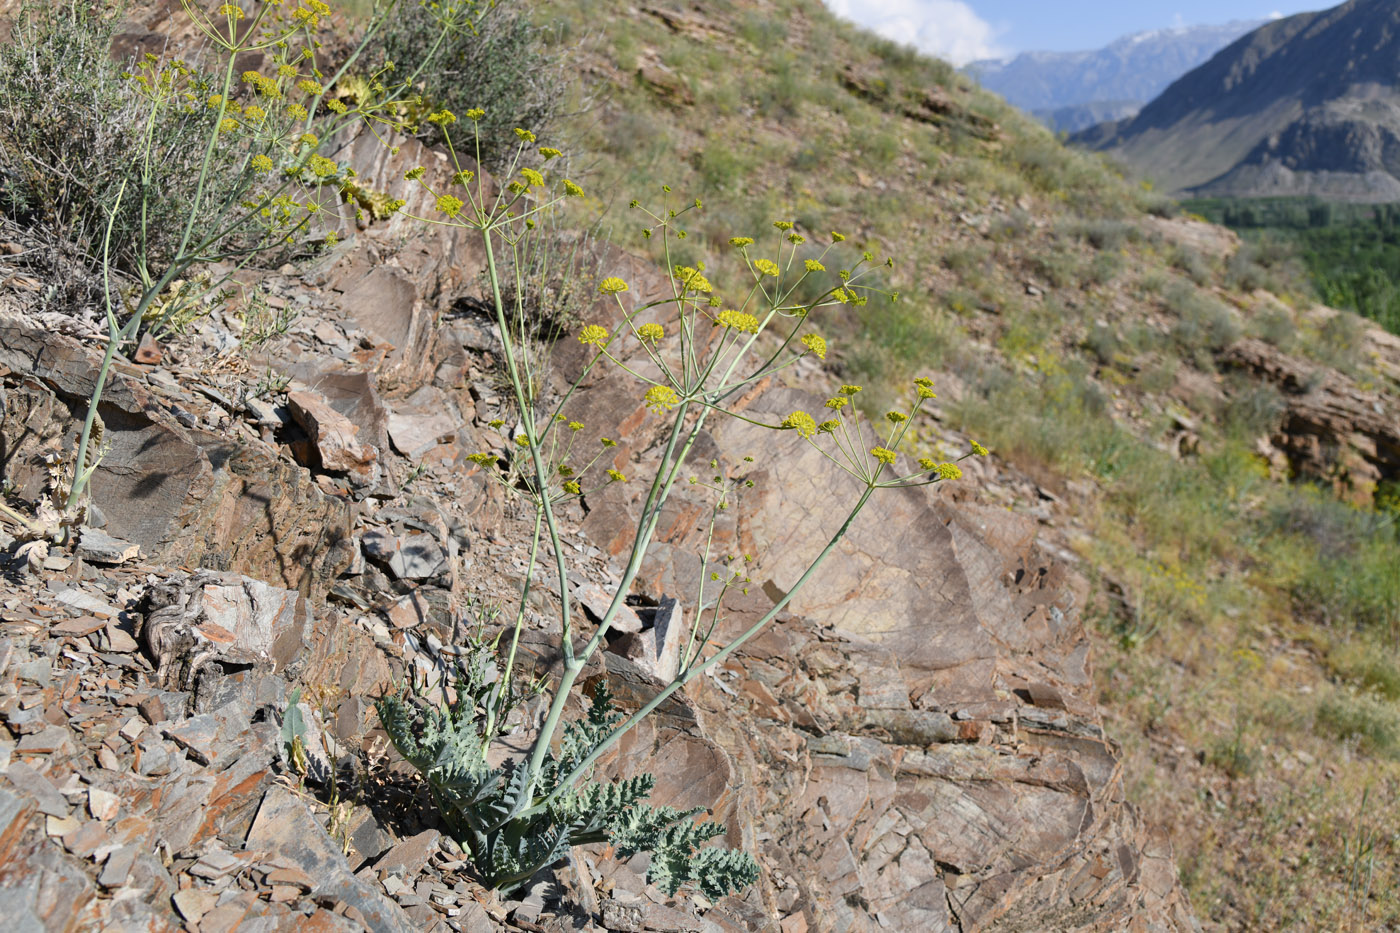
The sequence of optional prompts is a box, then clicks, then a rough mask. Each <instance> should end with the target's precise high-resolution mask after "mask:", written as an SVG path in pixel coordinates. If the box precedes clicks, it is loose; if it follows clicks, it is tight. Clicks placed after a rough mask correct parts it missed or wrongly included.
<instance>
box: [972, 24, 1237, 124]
mask: <svg viewBox="0 0 1400 933" xmlns="http://www.w3.org/2000/svg"><path fill="white" fill-rule="evenodd" d="M1263 22H1265V21H1264V20H1253V21H1246V20H1235V21H1232V22H1229V23H1225V24H1223V25H1219V26H1168V27H1164V28H1160V29H1148V30H1144V31H1143V32H1136V33H1133V34H1131V35H1127V36H1123V37H1121V38H1118V39H1115V40H1114V41H1113V42H1110V43H1109V44H1108V45H1106V46H1104V47H1103V48H1101V49H1094V50H1089V51H1081V52H1040V51H1032V52H1022V53H1021V54H1019V55H1017V56H1015V57H1014V58H1006V59H988V60H983V61H976V62H972V63H971V64H969V65H968V66H967V67H966V68H964V69H963V70H964V71H966V72H967V73H968V74H970V75H972V76H973V77H975V78H976V79H977V80H978V81H979V82H981V84H982V86H983V87H985V88H987V89H988V90H989V91H994V92H995V93H998V94H1000V95H1002V96H1003V97H1005V98H1006V99H1007V101H1009V102H1010V103H1012V104H1014V105H1015V106H1017V107H1020V108H1021V109H1023V110H1027V111H1030V112H1031V113H1033V114H1035V115H1036V116H1037V117H1039V118H1040V119H1042V120H1043V121H1045V122H1048V123H1050V125H1051V126H1052V127H1054V128H1055V129H1069V130H1074V129H1080V128H1082V127H1083V126H1086V125H1089V124H1088V123H1087V122H1085V121H1086V120H1090V119H1092V118H1093V116H1094V115H1099V118H1103V116H1105V115H1110V114H1111V115H1113V116H1124V115H1131V114H1132V113H1133V112H1134V110H1133V108H1134V107H1135V106H1140V105H1141V104H1142V103H1144V102H1146V101H1149V100H1151V99H1152V98H1154V97H1156V96H1157V95H1158V94H1159V93H1161V91H1162V90H1163V89H1165V88H1166V87H1167V85H1169V84H1170V83H1171V82H1172V81H1174V80H1176V79H1177V78H1179V77H1180V76H1181V75H1183V74H1185V73H1186V72H1188V71H1190V70H1191V69H1192V68H1194V67H1196V66H1197V65H1199V64H1201V63H1202V62H1204V61H1205V60H1206V59H1208V58H1210V56H1211V55H1213V54H1214V53H1215V52H1217V51H1219V50H1220V49H1221V48H1223V47H1224V46H1226V45H1228V44H1229V43H1230V42H1232V41H1234V40H1235V39H1237V38H1239V37H1240V36H1241V35H1243V34H1245V33H1246V32H1249V31H1250V30H1251V29H1253V28H1255V27H1257V26H1259V25H1260V24H1261V23H1263ZM1109 104H1112V105H1113V106H1112V107H1111V108H1110V107H1109V106H1108V105H1109ZM1125 108H1126V109H1125ZM1066 121H1068V122H1066Z"/></svg>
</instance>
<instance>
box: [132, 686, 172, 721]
mask: <svg viewBox="0 0 1400 933" xmlns="http://www.w3.org/2000/svg"><path fill="white" fill-rule="evenodd" d="M136 711H137V712H138V713H140V714H141V718H142V719H144V720H146V722H148V723H150V724H151V725H155V724H156V723H158V722H164V721H165V720H166V719H169V718H170V716H169V715H168V714H167V713H166V711H165V703H164V701H162V700H161V698H160V695H159V694H156V693H153V694H151V695H150V696H148V697H146V698H145V699H143V700H141V702H139V703H137V704H136Z"/></svg>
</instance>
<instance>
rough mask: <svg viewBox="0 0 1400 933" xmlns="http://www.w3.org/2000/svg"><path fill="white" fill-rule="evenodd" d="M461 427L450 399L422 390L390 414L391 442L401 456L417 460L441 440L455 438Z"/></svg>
mask: <svg viewBox="0 0 1400 933" xmlns="http://www.w3.org/2000/svg"><path fill="white" fill-rule="evenodd" d="M461 424H462V422H461V419H460V418H459V417H458V416H457V414H456V412H455V410H454V406H453V404H452V401H451V400H450V399H449V398H448V397H447V395H446V394H445V393H444V392H442V391H441V390H439V389H436V388H434V387H433V386H423V387H422V388H420V389H419V390H418V391H417V392H414V393H413V394H412V395H410V396H409V397H408V398H407V399H405V400H404V401H402V402H400V403H398V404H397V405H394V406H393V408H392V409H391V410H390V413H389V439H390V440H391V441H393V443H394V447H395V448H396V449H397V450H398V451H399V453H401V454H403V455H404V456H405V457H408V458H409V459H410V460H417V459H418V458H419V457H421V456H423V455H424V454H425V453H427V452H428V451H430V450H432V449H433V448H434V447H436V446H437V444H438V442H439V441H440V440H442V439H445V438H448V437H451V436H452V435H455V434H456V433H457V430H458V428H460V427H461Z"/></svg>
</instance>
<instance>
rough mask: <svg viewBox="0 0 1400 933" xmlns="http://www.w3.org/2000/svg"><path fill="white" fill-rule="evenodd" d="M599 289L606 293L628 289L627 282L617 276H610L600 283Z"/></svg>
mask: <svg viewBox="0 0 1400 933" xmlns="http://www.w3.org/2000/svg"><path fill="white" fill-rule="evenodd" d="M598 291H599V292H600V293H602V294H604V295H616V294H619V293H621V292H625V291H627V283H626V282H624V281H622V279H619V278H618V277H617V276H608V277H607V278H606V279H603V281H601V282H599V283H598Z"/></svg>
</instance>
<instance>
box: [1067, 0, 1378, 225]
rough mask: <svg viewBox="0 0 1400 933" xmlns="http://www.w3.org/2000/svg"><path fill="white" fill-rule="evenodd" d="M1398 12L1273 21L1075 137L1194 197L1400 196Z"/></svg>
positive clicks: (1339, 10)
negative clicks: (1125, 114) (1126, 113)
mask: <svg viewBox="0 0 1400 933" xmlns="http://www.w3.org/2000/svg"><path fill="white" fill-rule="evenodd" d="M1397 43H1400V11H1397V10H1396V9H1395V7H1394V5H1393V4H1390V3H1385V2H1381V0H1350V2H1347V3H1343V4H1342V5H1340V6H1337V7H1333V8H1332V9H1329V10H1325V11H1322V12H1317V13H1300V14H1298V15H1296V16H1290V17H1288V18H1286V19H1282V20H1278V21H1275V22H1271V23H1268V24H1267V25H1264V26H1262V27H1260V28H1259V29H1257V30H1255V31H1254V32H1252V33H1250V34H1249V35H1247V36H1245V37H1243V38H1241V39H1240V40H1238V41H1236V42H1234V43H1233V44H1231V45H1230V46H1229V47H1228V48H1226V49H1224V50H1223V51H1221V52H1220V53H1219V54H1217V55H1216V56H1215V57H1214V58H1212V59H1211V60H1210V61H1209V62H1207V63H1206V64H1204V65H1202V66H1200V67H1199V68H1197V69H1195V70H1194V71H1191V72H1190V73H1189V74H1186V75H1184V76H1183V77H1182V78H1180V79H1179V80H1178V81H1176V82H1175V83H1173V84H1172V85H1171V86H1170V87H1169V88H1167V89H1166V90H1165V91H1163V92H1162V94H1161V96H1160V97H1158V98H1157V99H1156V100H1154V101H1152V103H1151V104H1149V105H1148V106H1146V107H1144V108H1143V109H1142V111H1141V112H1140V113H1138V114H1137V115H1136V116H1134V117H1132V118H1131V119H1128V120H1124V121H1119V122H1118V123H1113V124H1104V125H1102V126H1099V127H1095V128H1093V129H1090V130H1086V131H1084V132H1083V133H1081V134H1079V135H1078V136H1076V137H1075V139H1076V141H1077V142H1080V143H1082V144H1084V145H1088V146H1091V147H1093V148H1095V149H1100V150H1103V151H1106V152H1109V153H1111V154H1113V155H1114V156H1115V157H1117V158H1121V159H1122V160H1123V161H1125V162H1127V163H1128V164H1129V165H1131V166H1133V167H1134V168H1135V169H1137V170H1138V171H1140V172H1141V173H1142V174H1144V175H1147V176H1150V177H1152V178H1154V179H1155V180H1157V181H1158V182H1160V183H1161V184H1162V185H1163V186H1164V187H1165V188H1167V189H1169V190H1171V191H1189V192H1191V193H1192V194H1196V195H1203V196H1204V195H1234V196H1265V195H1318V196H1321V197H1325V198H1330V199H1337V200H1349V201H1372V202H1382V201H1393V200H1395V199H1396V198H1397V197H1400V180H1397V179H1400V175H1397V171H1400V161H1398V160H1397V152H1400V149H1397V139H1400V135H1397V134H1400V110H1397V108H1398V107H1400V96H1397V93H1396V82H1395V73H1394V72H1395V69H1394V62H1395V57H1396V54H1397Z"/></svg>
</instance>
